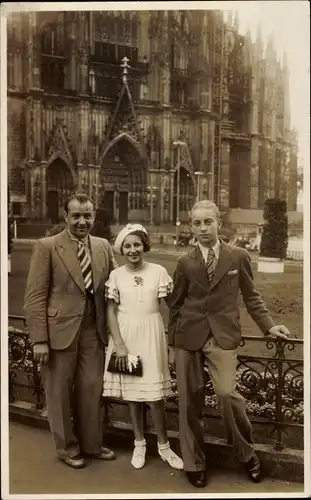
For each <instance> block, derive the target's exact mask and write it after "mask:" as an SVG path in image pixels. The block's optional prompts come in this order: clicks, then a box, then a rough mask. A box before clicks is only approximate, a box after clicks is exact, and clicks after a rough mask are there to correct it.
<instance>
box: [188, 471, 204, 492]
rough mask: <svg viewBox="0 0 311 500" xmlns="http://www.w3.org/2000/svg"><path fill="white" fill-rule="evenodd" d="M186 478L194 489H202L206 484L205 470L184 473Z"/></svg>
mask: <svg viewBox="0 0 311 500" xmlns="http://www.w3.org/2000/svg"><path fill="white" fill-rule="evenodd" d="M186 476H187V478H188V480H189V482H190V483H191V484H192V486H194V487H195V488H204V486H206V483H207V474H206V470H198V471H195V472H193V471H191V472H186Z"/></svg>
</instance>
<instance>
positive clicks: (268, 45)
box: [266, 33, 275, 58]
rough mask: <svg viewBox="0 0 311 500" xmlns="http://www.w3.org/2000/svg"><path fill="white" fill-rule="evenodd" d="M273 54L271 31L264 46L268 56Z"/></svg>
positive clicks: (270, 56) (271, 56)
mask: <svg viewBox="0 0 311 500" xmlns="http://www.w3.org/2000/svg"><path fill="white" fill-rule="evenodd" d="M274 55H275V48H274V36H273V34H272V33H271V34H270V35H269V38H268V42H267V47H266V56H267V57H268V58H273V57H274Z"/></svg>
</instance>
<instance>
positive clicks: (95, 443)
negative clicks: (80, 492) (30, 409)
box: [41, 298, 104, 458]
mask: <svg viewBox="0 0 311 500" xmlns="http://www.w3.org/2000/svg"><path fill="white" fill-rule="evenodd" d="M103 371H104V347H103V344H102V343H101V341H100V339H99V336H98V334H97V331H96V312H95V304H94V299H93V298H87V300H86V305H85V311H84V316H83V319H82V322H81V327H80V329H79V332H78V333H77V335H76V337H75V339H74V341H73V342H72V344H71V345H70V346H69V347H68V348H67V349H64V350H62V351H60V350H53V349H51V350H50V358H49V362H48V364H47V365H44V366H42V368H41V376H42V381H43V386H44V390H45V397H46V404H47V414H48V421H49V426H50V430H51V433H52V436H53V440H54V444H55V448H56V452H57V455H58V456H59V457H60V458H66V457H69V458H70V457H74V456H75V455H77V454H78V453H80V452H81V453H89V454H93V453H98V452H100V451H101V445H102V438H103V429H102V419H101V411H100V398H101V392H102V386H103Z"/></svg>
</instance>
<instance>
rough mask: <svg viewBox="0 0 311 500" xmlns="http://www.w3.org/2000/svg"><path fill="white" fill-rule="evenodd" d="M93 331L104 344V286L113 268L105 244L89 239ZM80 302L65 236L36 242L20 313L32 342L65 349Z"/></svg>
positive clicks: (80, 284)
mask: <svg viewBox="0 0 311 500" xmlns="http://www.w3.org/2000/svg"><path fill="white" fill-rule="evenodd" d="M90 251H91V261H92V271H93V288H94V299H95V306H96V327H97V331H98V334H99V336H100V338H101V340H102V342H103V343H104V344H107V329H106V302H105V282H106V280H107V279H108V276H109V273H110V271H112V269H114V268H115V267H117V264H116V262H115V259H114V256H113V252H112V249H111V247H110V245H109V243H108V241H107V240H104V239H102V238H96V237H94V236H90ZM85 302H86V293H85V286H84V281H83V276H82V271H81V267H80V264H79V261H78V257H77V253H76V251H75V249H74V247H73V245H72V242H71V240H70V237H69V234H68V232H67V230H64V231H62V232H61V233H60V234H57V235H55V236H51V237H48V238H43V239H41V240H38V242H37V243H36V244H35V247H34V250H33V254H32V259H31V263H30V269H29V274H28V280H27V286H26V293H25V301H24V310H25V314H26V320H27V327H28V329H29V332H30V337H31V340H32V341H33V342H48V343H49V345H50V347H51V348H52V349H56V350H62V349H66V348H67V347H68V346H69V345H70V344H71V343H72V341H73V340H74V338H75V336H76V335H77V333H78V330H79V328H80V325H81V322H82V318H83V314H84V309H85Z"/></svg>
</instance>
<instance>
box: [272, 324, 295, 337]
mask: <svg viewBox="0 0 311 500" xmlns="http://www.w3.org/2000/svg"><path fill="white" fill-rule="evenodd" d="M268 335H269V336H271V337H273V338H275V339H280V340H282V339H283V340H286V339H287V337H288V336H289V335H290V331H289V330H288V328H286V326H284V325H275V326H272V328H270V330H268Z"/></svg>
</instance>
